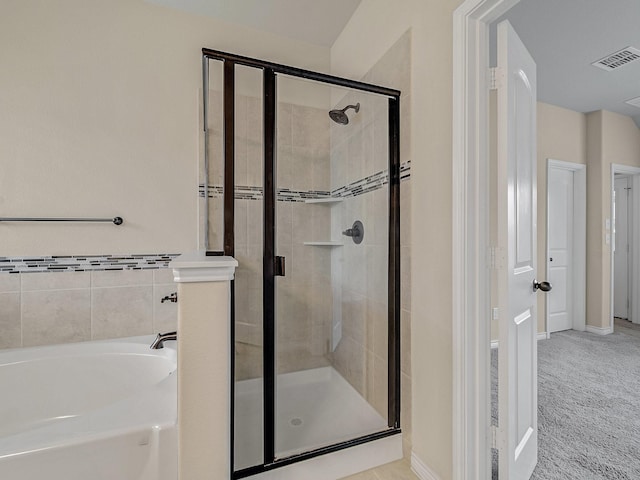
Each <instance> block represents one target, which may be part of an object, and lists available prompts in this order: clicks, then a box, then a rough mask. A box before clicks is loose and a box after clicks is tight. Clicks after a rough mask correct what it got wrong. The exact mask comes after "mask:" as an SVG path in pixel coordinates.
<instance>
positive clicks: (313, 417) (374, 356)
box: [274, 74, 390, 459]
mask: <svg viewBox="0 0 640 480" xmlns="http://www.w3.org/2000/svg"><path fill="white" fill-rule="evenodd" d="M276 99H277V105H276V149H275V150H276V156H275V175H274V180H275V185H276V202H275V205H276V207H275V217H276V222H275V223H276V235H275V238H276V242H275V243H276V247H275V255H276V258H277V259H278V260H277V266H278V268H280V267H281V266H282V265H283V264H284V271H283V272H280V271H278V272H276V273H277V274H278V273H279V274H281V275H278V276H276V277H275V299H276V302H275V316H274V320H275V338H276V348H275V360H276V364H275V392H276V396H275V418H274V420H275V445H274V447H275V457H276V459H282V458H287V457H290V456H292V455H297V454H300V453H303V452H306V451H310V450H314V449H318V448H322V447H327V446H329V445H333V444H336V443H340V442H345V441H349V440H352V439H354V438H359V437H362V436H366V435H369V434H372V433H376V432H380V431H385V430H387V429H388V418H387V417H388V391H389V389H388V386H389V380H388V330H389V328H388V326H389V323H388V311H389V309H388V296H387V292H388V242H389V214H388V212H389V191H390V190H389V185H388V183H385V176H386V175H387V172H388V164H389V148H388V140H389V135H388V132H389V128H388V99H387V98H386V97H381V96H379V95H374V94H370V93H367V92H362V91H355V90H350V89H347V88H342V87H340V88H339V87H336V86H332V85H329V84H326V83H320V82H314V81H311V80H306V79H300V78H296V77H293V76H290V75H283V74H279V75H277V76H276ZM349 105H352V107H351V108H348V109H347V110H346V111H345V112H343V111H342V110H343V109H344V108H345V107H347V106H349ZM356 105H357V107H356ZM334 107H335V108H334ZM330 111H333V112H334V116H336V117H337V120H338V121H336V120H332V118H331V116H330V115H329V112H330ZM336 112H337V113H336ZM376 133H377V134H378V136H377V137H376ZM356 222H359V223H358V227H357V228H355V227H354V224H355V223H356ZM354 229H355V230H357V233H359V234H360V236H357V234H356V233H354ZM349 230H351V236H348V235H347V234H348V233H349ZM343 232H344V233H343Z"/></svg>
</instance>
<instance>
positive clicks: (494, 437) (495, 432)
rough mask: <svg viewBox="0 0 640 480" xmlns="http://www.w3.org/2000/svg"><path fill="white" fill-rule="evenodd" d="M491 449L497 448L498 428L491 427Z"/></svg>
mask: <svg viewBox="0 0 640 480" xmlns="http://www.w3.org/2000/svg"><path fill="white" fill-rule="evenodd" d="M491 448H498V427H496V426H495V425H491Z"/></svg>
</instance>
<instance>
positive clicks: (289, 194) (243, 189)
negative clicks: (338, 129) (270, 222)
mask: <svg viewBox="0 0 640 480" xmlns="http://www.w3.org/2000/svg"><path fill="white" fill-rule="evenodd" d="M409 178H411V160H408V161H406V162H404V163H402V164H401V165H400V181H401V182H402V181H403V180H408V179H409ZM387 183H389V174H388V173H387V170H382V171H380V172H377V173H374V174H373V175H369V176H368V177H365V178H362V179H360V180H357V181H355V182H351V183H350V184H348V185H345V186H343V187H340V188H337V189H335V190H333V191H331V192H328V191H324V190H291V189H289V188H279V189H278V201H279V202H296V203H303V202H304V201H305V200H307V199H319V198H331V197H341V198H343V197H357V196H358V195H363V194H365V193H367V192H372V191H374V190H377V189H379V188H382V187H384V186H385V185H386V184H387ZM198 194H199V196H200V197H204V185H200V186H199V189H198ZM222 195H223V188H222V186H220V185H210V186H209V198H221V197H222ZM234 197H235V199H236V200H262V199H263V198H264V193H263V190H262V187H252V186H248V185H237V186H236V189H235V195H234Z"/></svg>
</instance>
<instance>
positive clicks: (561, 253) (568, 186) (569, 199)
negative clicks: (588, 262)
mask: <svg viewBox="0 0 640 480" xmlns="http://www.w3.org/2000/svg"><path fill="white" fill-rule="evenodd" d="M547 180H548V192H547V195H548V197H547V198H548V202H549V203H548V212H549V218H548V221H549V225H548V228H549V231H548V235H549V240H548V241H549V258H548V260H547V261H548V262H549V281H550V282H551V284H552V285H553V291H551V292H549V295H548V300H547V302H548V303H547V308H548V321H549V325H548V329H549V332H550V333H553V332H559V331H561V330H569V329H571V328H572V326H573V315H572V313H573V305H572V303H573V302H572V300H573V299H572V295H571V279H572V276H573V261H572V260H573V259H572V246H573V172H572V171H569V170H564V169H560V168H549V171H548V179H547Z"/></svg>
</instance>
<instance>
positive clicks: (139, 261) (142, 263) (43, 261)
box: [0, 253, 179, 274]
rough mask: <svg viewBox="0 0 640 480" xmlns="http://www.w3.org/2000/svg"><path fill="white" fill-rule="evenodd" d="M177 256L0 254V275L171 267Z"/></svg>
mask: <svg viewBox="0 0 640 480" xmlns="http://www.w3.org/2000/svg"><path fill="white" fill-rule="evenodd" d="M178 255H179V254H178V253H167V254H157V255H154V254H143V255H84V256H83V255H79V256H51V257H36V256H34V257H0V274H2V273H33V272H86V271H96V270H148V269H158V268H167V267H168V266H169V262H170V261H171V260H173V259H174V258H176V257H177V256H178Z"/></svg>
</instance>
